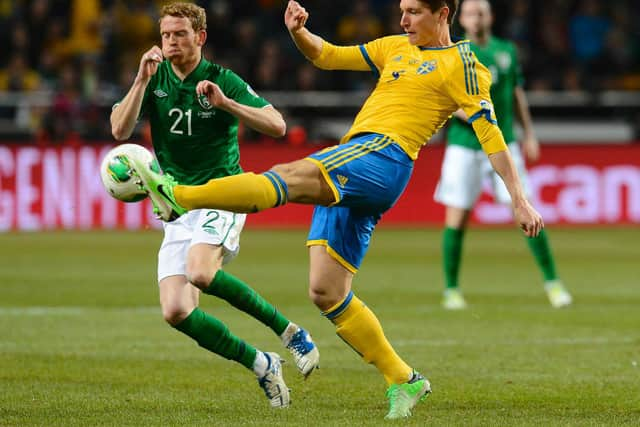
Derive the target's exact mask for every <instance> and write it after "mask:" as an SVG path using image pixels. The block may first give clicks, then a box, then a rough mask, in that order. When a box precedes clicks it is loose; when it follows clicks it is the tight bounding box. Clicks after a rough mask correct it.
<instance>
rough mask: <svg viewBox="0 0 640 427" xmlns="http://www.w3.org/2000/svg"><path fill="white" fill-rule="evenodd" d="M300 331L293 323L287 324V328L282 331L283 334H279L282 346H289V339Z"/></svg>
mask: <svg viewBox="0 0 640 427" xmlns="http://www.w3.org/2000/svg"><path fill="white" fill-rule="evenodd" d="M299 330H300V327H299V326H298V325H296V324H295V323H293V322H289V324H288V325H287V327H286V328H285V329H284V332H283V333H282V334H280V339H281V340H282V344H284V346H285V347H286V346H288V345H289V341H291V337H292V336H293V335H294V334H295V333H296V332H298V331H299Z"/></svg>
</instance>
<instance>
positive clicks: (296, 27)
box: [284, 0, 309, 33]
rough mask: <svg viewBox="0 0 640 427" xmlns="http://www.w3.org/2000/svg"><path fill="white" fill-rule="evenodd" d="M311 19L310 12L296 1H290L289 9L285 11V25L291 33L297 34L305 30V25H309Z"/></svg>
mask: <svg viewBox="0 0 640 427" xmlns="http://www.w3.org/2000/svg"><path fill="white" fill-rule="evenodd" d="M308 18H309V12H307V10H306V9H305V8H304V7H302V6H300V3H298V2H297V1H294V0H289V4H287V9H286V10H285V11H284V24H285V25H286V27H287V30H289V32H290V33H297V32H298V31H300V30H301V29H303V28H304V24H306V23H307V19H308Z"/></svg>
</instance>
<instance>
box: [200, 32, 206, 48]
mask: <svg viewBox="0 0 640 427" xmlns="http://www.w3.org/2000/svg"><path fill="white" fill-rule="evenodd" d="M206 41H207V32H206V31H205V30H200V31H199V32H198V46H203V45H204V43H205V42H206Z"/></svg>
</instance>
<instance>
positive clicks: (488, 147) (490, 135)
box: [471, 118, 507, 154]
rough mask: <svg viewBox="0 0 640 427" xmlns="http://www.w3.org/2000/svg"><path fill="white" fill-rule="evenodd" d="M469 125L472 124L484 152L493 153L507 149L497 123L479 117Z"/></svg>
mask: <svg viewBox="0 0 640 427" xmlns="http://www.w3.org/2000/svg"><path fill="white" fill-rule="evenodd" d="M471 126H473V130H474V131H475V133H476V136H477V137H478V141H480V145H481V146H482V149H483V150H484V152H485V153H487V154H493V153H497V152H499V151H504V150H506V149H507V144H506V143H505V142H504V136H502V132H501V131H500V128H499V127H498V125H496V124H493V123H491V122H489V121H488V120H484V119H483V118H480V119H478V120H474V121H473V123H471Z"/></svg>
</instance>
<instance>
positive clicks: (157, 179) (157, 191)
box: [129, 156, 187, 221]
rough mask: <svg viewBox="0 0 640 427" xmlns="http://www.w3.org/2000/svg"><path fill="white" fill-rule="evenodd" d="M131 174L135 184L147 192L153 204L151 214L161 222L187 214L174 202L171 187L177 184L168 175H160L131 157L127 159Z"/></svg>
mask: <svg viewBox="0 0 640 427" xmlns="http://www.w3.org/2000/svg"><path fill="white" fill-rule="evenodd" d="M129 165H130V166H131V173H132V175H133V176H135V177H136V178H137V184H138V185H139V186H140V188H141V189H143V190H144V191H146V192H147V194H148V195H149V198H150V199H151V202H152V203H153V213H155V214H156V216H157V217H158V219H161V220H163V221H174V220H175V219H177V218H179V217H180V216H182V215H183V214H185V213H186V212H187V210H186V209H185V208H183V207H182V206H180V205H179V204H178V202H176V199H175V197H174V196H173V187H175V186H176V185H177V184H178V183H177V182H176V180H175V179H174V178H173V177H172V176H171V175H169V174H160V173H158V172H156V171H154V170H153V169H152V168H151V167H149V166H148V165H146V164H145V163H143V162H140V161H138V159H136V158H134V157H133V156H131V157H129Z"/></svg>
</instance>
